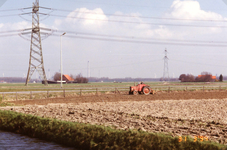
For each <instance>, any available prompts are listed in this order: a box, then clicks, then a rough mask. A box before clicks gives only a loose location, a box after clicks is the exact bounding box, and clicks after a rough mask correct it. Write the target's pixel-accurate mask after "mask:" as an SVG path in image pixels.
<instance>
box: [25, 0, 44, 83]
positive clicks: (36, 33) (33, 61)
mask: <svg viewBox="0 0 227 150" xmlns="http://www.w3.org/2000/svg"><path fill="white" fill-rule="evenodd" d="M41 40H42V39H41V37H40V26H39V0H36V1H35V3H33V7H32V31H31V46H30V59H29V68H28V74H27V79H26V83H25V85H27V84H28V82H29V80H30V79H31V77H32V74H33V73H34V72H35V70H36V71H37V72H38V73H39V75H40V77H41V79H42V80H43V81H44V84H45V85H47V78H46V73H45V70H44V64H43V53H42V44H41Z"/></svg>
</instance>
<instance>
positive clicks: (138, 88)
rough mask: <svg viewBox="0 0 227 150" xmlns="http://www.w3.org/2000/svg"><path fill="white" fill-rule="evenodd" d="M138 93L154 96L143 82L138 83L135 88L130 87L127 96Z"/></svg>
mask: <svg viewBox="0 0 227 150" xmlns="http://www.w3.org/2000/svg"><path fill="white" fill-rule="evenodd" d="M138 93H139V94H144V95H149V94H154V91H153V90H152V89H151V87H150V86H149V85H146V84H144V83H143V82H141V83H139V84H138V85H137V86H130V89H129V94H133V95H137V94H138Z"/></svg>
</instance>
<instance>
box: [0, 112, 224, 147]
mask: <svg viewBox="0 0 227 150" xmlns="http://www.w3.org/2000/svg"><path fill="white" fill-rule="evenodd" d="M0 129H1V130H5V131H12V132H16V133H21V134H24V135H28V136H30V137H36V138H40V139H43V140H47V141H52V142H56V143H59V144H62V145H66V146H70V147H74V148H77V149H95V150H96V149H97V150H98V149H130V150H131V149H132V150H133V149H141V150H142V149H160V150H161V149H171V150H174V149H200V150H203V149H204V150H205V149H206V150H209V149H210V150H219V149H221V148H223V145H219V144H216V143H211V142H193V139H188V140H187V141H186V142H179V141H178V140H179V139H178V138H172V137H171V136H167V135H162V134H152V133H147V132H143V131H133V130H129V131H123V130H117V129H113V128H110V127H104V126H97V125H90V124H83V123H72V122H65V121H58V120H54V119H48V118H41V117H36V116H32V115H25V114H21V113H16V112H12V111H0ZM223 149H224V148H223ZM225 149H227V148H225Z"/></svg>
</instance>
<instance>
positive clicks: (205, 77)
mask: <svg viewBox="0 0 227 150" xmlns="http://www.w3.org/2000/svg"><path fill="white" fill-rule="evenodd" d="M213 77H214V76H212V74H211V73H208V72H202V73H201V75H199V76H198V77H195V76H193V75H191V74H181V75H180V77H179V80H181V82H214V81H215V82H217V81H220V82H223V76H222V74H221V75H220V76H219V80H218V79H216V77H215V78H213Z"/></svg>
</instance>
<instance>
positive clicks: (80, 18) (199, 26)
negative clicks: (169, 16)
mask: <svg viewBox="0 0 227 150" xmlns="http://www.w3.org/2000/svg"><path fill="white" fill-rule="evenodd" d="M40 14H43V13H40ZM43 15H46V14H43ZM49 15H50V16H55V17H64V18H65V17H66V18H74V19H79V20H78V21H81V20H94V21H103V22H114V23H129V24H146V25H154V26H178V27H196V28H227V26H207V25H187V24H168V23H145V22H135V21H120V20H105V19H97V18H96V19H92V18H84V17H70V16H63V15H54V14H49Z"/></svg>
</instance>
